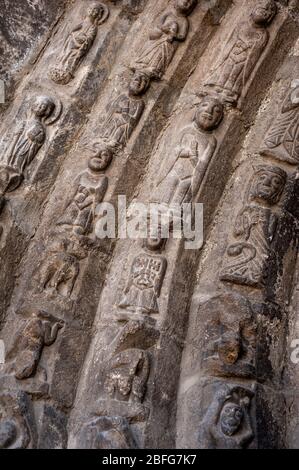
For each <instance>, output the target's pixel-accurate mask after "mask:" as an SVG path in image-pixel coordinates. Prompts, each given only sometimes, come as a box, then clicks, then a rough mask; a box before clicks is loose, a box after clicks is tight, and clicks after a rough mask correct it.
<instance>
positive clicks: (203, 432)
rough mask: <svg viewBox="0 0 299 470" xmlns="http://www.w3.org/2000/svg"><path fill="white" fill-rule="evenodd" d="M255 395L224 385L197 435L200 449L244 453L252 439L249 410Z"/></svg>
mask: <svg viewBox="0 0 299 470" xmlns="http://www.w3.org/2000/svg"><path fill="white" fill-rule="evenodd" d="M253 396H254V393H253V392H252V391H251V390H248V389H246V388H243V387H239V386H234V385H224V386H223V387H222V388H220V389H219V390H218V391H217V392H216V394H215V396H214V398H213V401H212V403H211V404H210V406H209V408H208V410H207V412H206V414H205V416H204V418H203V420H202V422H201V423H200V427H199V428H200V431H199V448H200V449H244V448H246V447H248V445H249V444H250V442H251V441H252V439H253V437H254V433H253V429H252V424H251V419H250V406H251V400H252V398H253Z"/></svg>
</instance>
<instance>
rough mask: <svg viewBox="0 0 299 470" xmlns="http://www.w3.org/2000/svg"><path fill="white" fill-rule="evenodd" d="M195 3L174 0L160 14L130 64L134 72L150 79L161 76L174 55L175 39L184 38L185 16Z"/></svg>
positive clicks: (186, 26)
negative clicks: (171, 5) (168, 8)
mask: <svg viewBox="0 0 299 470" xmlns="http://www.w3.org/2000/svg"><path fill="white" fill-rule="evenodd" d="M196 3H197V1H196V0H175V2H174V6H173V7H172V8H171V9H170V10H167V11H166V12H164V13H163V14H162V15H161V17H160V18H159V19H158V21H157V24H156V25H155V27H154V28H153V29H152V30H151V31H150V33H149V39H148V40H147V41H146V43H145V44H144V46H143V47H142V48H141V51H140V53H139V55H138V57H137V58H136V60H135V63H134V64H133V65H132V70H133V71H134V72H136V71H139V72H142V73H144V74H146V75H147V76H148V77H150V78H151V79H161V78H162V76H163V75H164V73H165V72H166V70H167V67H168V66H169V64H170V62H171V60H172V58H173V56H174V53H175V51H176V48H177V41H184V40H185V39H186V36H187V34H188V30H189V21H188V18H187V16H188V15H189V14H190V13H191V12H192V10H193V8H194V7H195V5H196Z"/></svg>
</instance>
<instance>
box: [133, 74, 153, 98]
mask: <svg viewBox="0 0 299 470" xmlns="http://www.w3.org/2000/svg"><path fill="white" fill-rule="evenodd" d="M149 82H150V80H149V78H148V76H147V75H145V74H143V73H140V72H135V73H134V76H133V77H132V79H131V81H130V84H129V92H130V94H131V95H135V96H137V95H142V93H144V92H145V91H146V90H147V88H148V86H149Z"/></svg>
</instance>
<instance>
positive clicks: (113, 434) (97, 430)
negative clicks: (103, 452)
mask: <svg viewBox="0 0 299 470" xmlns="http://www.w3.org/2000/svg"><path fill="white" fill-rule="evenodd" d="M79 448H80V449H136V448H137V444H136V441H135V439H134V436H133V434H132V431H131V428H130V425H129V423H128V421H127V419H126V418H123V417H120V416H113V417H110V416H99V417H97V418H93V419H91V420H90V421H89V422H87V423H86V424H85V425H84V426H83V428H82V430H81V432H80V436H79Z"/></svg>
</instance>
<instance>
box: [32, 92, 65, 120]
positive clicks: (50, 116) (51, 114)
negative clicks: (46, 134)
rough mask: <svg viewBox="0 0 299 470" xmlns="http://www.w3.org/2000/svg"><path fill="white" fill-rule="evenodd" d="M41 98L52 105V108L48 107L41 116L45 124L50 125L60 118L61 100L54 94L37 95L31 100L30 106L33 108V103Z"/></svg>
mask: <svg viewBox="0 0 299 470" xmlns="http://www.w3.org/2000/svg"><path fill="white" fill-rule="evenodd" d="M41 100H45V101H47V102H48V104H49V105H50V104H51V105H52V109H50V110H49V111H48V112H47V114H46V115H45V117H43V121H44V123H45V124H46V125H47V126H50V125H51V124H54V122H56V121H57V120H58V119H59V118H60V115H61V113H62V108H63V106H62V102H61V101H60V100H59V99H58V98H56V97H54V96H47V95H38V96H35V97H34V98H33V99H32V100H31V108H33V107H34V105H35V104H36V103H37V102H38V101H41Z"/></svg>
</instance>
